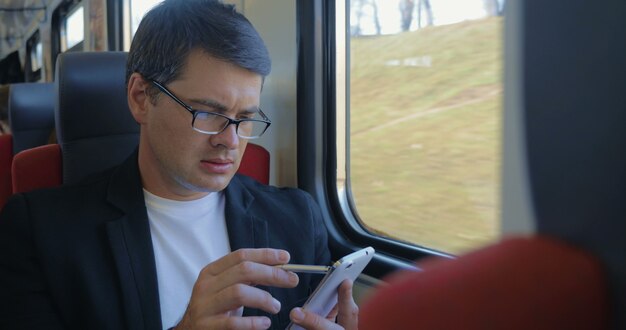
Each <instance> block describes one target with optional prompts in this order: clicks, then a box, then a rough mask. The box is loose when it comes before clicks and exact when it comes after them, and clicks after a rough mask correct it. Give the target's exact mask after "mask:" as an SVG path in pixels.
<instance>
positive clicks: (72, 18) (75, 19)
mask: <svg viewBox="0 0 626 330" xmlns="http://www.w3.org/2000/svg"><path fill="white" fill-rule="evenodd" d="M62 40H63V42H62V43H61V51H66V50H68V49H70V48H72V47H74V46H76V45H77V44H79V43H80V42H82V41H83V40H85V15H84V10H83V6H79V7H77V8H76V9H75V10H74V11H73V12H72V13H71V14H69V15H68V16H67V18H66V19H65V22H63V33H62Z"/></svg>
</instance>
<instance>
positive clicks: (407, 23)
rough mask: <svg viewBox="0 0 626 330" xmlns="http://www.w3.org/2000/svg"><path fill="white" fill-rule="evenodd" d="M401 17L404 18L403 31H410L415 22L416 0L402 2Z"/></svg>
mask: <svg viewBox="0 0 626 330" xmlns="http://www.w3.org/2000/svg"><path fill="white" fill-rule="evenodd" d="M399 7H400V16H401V17H402V31H408V30H409V29H410V28H411V22H412V21H413V9H414V8H415V0H402V1H400V4H399Z"/></svg>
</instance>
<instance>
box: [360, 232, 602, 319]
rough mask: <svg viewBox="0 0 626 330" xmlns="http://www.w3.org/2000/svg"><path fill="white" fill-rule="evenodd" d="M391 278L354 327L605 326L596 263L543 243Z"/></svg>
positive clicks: (506, 246)
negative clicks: (357, 325)
mask: <svg viewBox="0 0 626 330" xmlns="http://www.w3.org/2000/svg"><path fill="white" fill-rule="evenodd" d="M420 266H422V269H423V271H422V272H412V273H401V274H396V275H395V276H394V277H391V278H390V279H389V281H388V282H389V285H388V286H385V287H382V288H380V289H379V290H378V291H375V292H374V293H373V295H372V296H370V297H369V298H366V300H365V301H364V303H363V304H362V306H361V312H360V319H359V327H360V329H365V330H368V329H429V330H433V329H465V330H478V329H481V330H482V329H513V330H515V329H520V330H521V329H534V330H536V329H540V330H542V329H546V330H548V329H551V330H552V329H606V328H608V322H609V319H608V317H609V316H608V310H609V307H608V304H609V303H608V301H609V297H608V289H607V281H606V279H605V275H604V273H603V270H602V268H601V266H600V263H599V262H598V261H597V260H596V259H595V258H594V257H592V256H591V255H589V254H587V253H585V252H583V251H581V250H579V249H577V248H574V247H572V246H569V245H566V244H563V243H560V242H557V241H554V240H551V239H547V238H538V237H534V238H515V239H508V240H505V241H503V242H501V243H499V244H495V245H492V246H490V247H487V248H484V249H482V250H479V251H476V252H473V253H470V254H467V255H465V256H461V257H459V258H458V259H455V260H444V261H436V262H426V263H424V264H421V265H420Z"/></svg>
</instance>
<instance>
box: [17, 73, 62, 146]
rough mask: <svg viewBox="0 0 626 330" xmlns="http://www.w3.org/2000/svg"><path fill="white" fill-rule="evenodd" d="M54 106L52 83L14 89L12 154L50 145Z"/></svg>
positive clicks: (29, 84) (18, 86)
mask: <svg viewBox="0 0 626 330" xmlns="http://www.w3.org/2000/svg"><path fill="white" fill-rule="evenodd" d="M54 102H55V101H54V86H53V85H52V83H21V84H13V85H11V89H10V92H9V125H10V127H11V132H12V134H13V154H17V153H18V152H20V151H22V150H25V149H30V148H33V147H37V146H41V145H44V144H47V143H48V140H49V138H50V134H51V133H52V129H53V128H54Z"/></svg>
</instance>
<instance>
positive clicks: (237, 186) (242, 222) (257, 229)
mask: <svg viewBox="0 0 626 330" xmlns="http://www.w3.org/2000/svg"><path fill="white" fill-rule="evenodd" d="M225 194H226V206H225V210H224V213H225V217H226V227H227V230H228V239H229V241H230V249H231V250H232V251H235V250H238V249H242V248H265V247H269V239H268V233H267V221H265V220H264V219H259V218H257V217H255V216H254V215H252V214H251V212H250V207H251V206H252V202H253V201H254V196H252V194H251V193H250V192H249V191H248V189H246V187H245V186H244V185H243V184H242V183H241V181H240V180H239V177H238V176H237V175H235V176H234V177H233V179H232V180H231V181H230V184H229V185H228V187H226V189H225Z"/></svg>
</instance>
